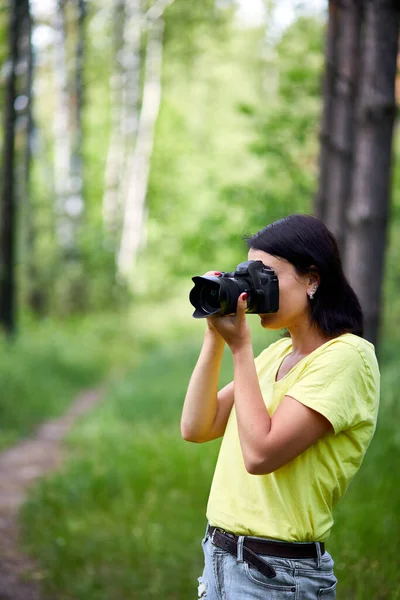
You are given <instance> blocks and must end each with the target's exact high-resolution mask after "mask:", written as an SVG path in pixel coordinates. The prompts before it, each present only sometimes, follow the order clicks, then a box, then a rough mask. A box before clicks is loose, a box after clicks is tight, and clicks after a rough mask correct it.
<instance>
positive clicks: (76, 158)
mask: <svg viewBox="0 0 400 600" xmlns="http://www.w3.org/2000/svg"><path fill="white" fill-rule="evenodd" d="M76 1H77V40H76V50H75V84H74V89H73V96H72V97H73V103H72V107H73V113H72V128H71V129H72V131H71V132H72V139H71V159H70V173H69V180H70V184H69V197H68V199H67V213H68V214H69V216H70V217H71V220H72V221H73V222H74V237H75V244H76V243H77V241H76V237H77V234H78V231H79V228H80V226H81V225H82V223H81V221H82V213H83V210H84V201H83V162H82V145H83V127H82V113H83V103H84V97H83V91H84V83H83V67H84V55H85V21H86V0H76ZM75 250H76V249H75Z"/></svg>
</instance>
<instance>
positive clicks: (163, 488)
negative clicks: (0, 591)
mask: <svg viewBox="0 0 400 600" xmlns="http://www.w3.org/2000/svg"><path fill="white" fill-rule="evenodd" d="M176 311H179V308H178V307H176ZM167 313H168V314H170V313H169V311H167ZM136 317H137V315H136ZM160 320H161V321H163V320H162V318H160ZM151 321H152V325H153V327H154V330H153V333H154V332H155V331H158V330H159V327H160V323H158V322H157V316H156V315H154V317H153V316H152V319H151ZM136 322H142V320H141V319H137V318H136ZM174 323H175V326H174ZM164 329H165V331H164V332H163V334H162V335H161V336H159V338H158V339H157V340H156V337H155V336H154V335H153V334H151V335H150V336H149V337H147V338H146V336H145V335H143V337H142V338H141V347H142V350H143V352H142V357H141V359H140V360H139V361H138V362H136V364H135V366H134V367H133V368H132V369H131V371H130V372H129V374H128V375H127V376H126V377H125V378H124V379H123V380H122V381H120V382H115V384H114V386H113V387H112V389H111V391H110V396H109V398H108V400H107V401H106V402H104V403H103V404H102V405H100V406H99V407H98V408H97V409H96V410H95V411H94V412H93V413H92V414H90V415H88V416H87V417H85V418H84V420H83V421H82V422H81V423H80V424H79V425H78V426H77V427H76V428H75V429H74V430H73V432H72V433H71V435H70V436H69V440H68V443H69V447H70V459H69V461H68V463H67V464H66V465H65V466H64V468H63V469H62V471H61V472H59V473H58V474H56V475H54V476H51V477H50V478H48V479H47V480H44V481H42V482H41V483H40V485H38V486H37V487H36V488H35V489H34V490H33V491H32V493H31V495H30V498H29V500H28V502H27V504H26V505H25V507H24V509H23V512H22V516H21V520H22V526H23V531H24V540H25V543H26V548H27V549H28V551H30V552H31V553H32V554H33V555H34V556H35V557H36V558H37V559H38V560H39V562H40V564H41V566H42V573H41V576H42V577H43V580H44V582H45V586H46V589H47V591H48V593H49V597H51V598H54V597H57V598H62V599H63V600H64V599H65V600H67V599H68V600H120V599H121V598H126V599H128V598H132V599H135V600H144V599H148V598H152V599H155V600H158V599H160V600H161V599H162V600H166V599H169V600H181V599H182V600H184V599H187V598H190V597H196V587H197V577H198V575H199V574H200V572H201V569H202V555H201V548H200V539H201V537H202V534H203V531H204V527H205V507H206V501H207V494H208V490H209V486H210V482H211V477H212V473H213V468H214V464H215V459H216V456H217V452H218V446H219V443H218V442H213V443H211V444H206V445H200V446H197V445H192V444H187V443H185V442H183V441H182V440H181V438H180V434H179V415H180V410H181V403H182V398H183V395H184V391H185V388H186V384H187V381H188V377H189V375H190V372H191V369H192V367H193V365H194V362H195V360H196V356H197V352H198V348H199V343H200V339H201V330H202V325H193V327H192V329H191V332H190V335H188V333H186V335H185V336H184V335H183V329H180V326H179V323H177V320H176V319H175V317H174V315H173V314H172V315H170V317H169V318H168V319H166V320H165V323H164ZM171 331H175V336H174V337H173V336H172V337H171V335H170V334H171ZM164 336H165V337H164ZM139 339H140V335H139ZM146 339H147V342H146V341H145V340H146ZM255 343H256V346H257V348H258V350H259V349H260V348H261V345H262V343H265V340H264V342H262V341H261V338H260V336H259V335H256V342H255ZM383 356H384V360H385V366H384V369H383V381H382V388H383V393H382V410H381V418H380V424H379V428H378V430H377V433H376V437H375V439H374V442H373V443H372V445H371V448H370V450H369V453H368V456H367V459H366V460H365V463H364V465H363V467H362V470H361V472H360V473H359V475H358V477H357V478H356V480H355V481H354V483H353V484H352V486H351V487H350V490H349V492H348V494H347V496H346V498H345V499H344V500H343V501H342V503H341V505H340V506H339V509H338V510H337V512H336V525H335V528H334V533H333V534H332V537H331V540H330V541H329V544H328V548H329V550H330V552H331V553H332V554H333V556H334V558H335V560H336V571H337V575H338V577H339V582H340V583H339V588H338V598H340V600H361V599H362V600H367V599H368V600H396V599H398V598H400V576H399V574H398V560H397V548H396V544H395V540H397V539H400V527H399V520H398V506H400V492H399V488H398V486H397V478H396V464H397V457H398V451H399V445H400V436H399V434H398V425H397V423H398V421H399V417H400V408H399V404H398V403H397V402H396V389H398V387H399V383H400V375H399V373H398V369H397V367H396V362H395V360H391V359H390V358H389V357H390V356H394V357H395V356H396V346H395V345H390V344H388V345H387V346H386V347H385V346H384V349H383ZM230 376H231V367H230V360H229V357H228V356H227V357H225V360H224V367H223V375H222V380H223V382H224V381H227V380H229V378H230Z"/></svg>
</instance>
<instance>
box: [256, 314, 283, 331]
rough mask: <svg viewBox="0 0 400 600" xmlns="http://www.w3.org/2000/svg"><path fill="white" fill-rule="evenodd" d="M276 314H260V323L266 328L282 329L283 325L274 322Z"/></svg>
mask: <svg viewBox="0 0 400 600" xmlns="http://www.w3.org/2000/svg"><path fill="white" fill-rule="evenodd" d="M274 317H275V314H267V315H260V324H261V327H263V328H264V329H282V325H280V324H279V323H277V322H276V321H275V322H274Z"/></svg>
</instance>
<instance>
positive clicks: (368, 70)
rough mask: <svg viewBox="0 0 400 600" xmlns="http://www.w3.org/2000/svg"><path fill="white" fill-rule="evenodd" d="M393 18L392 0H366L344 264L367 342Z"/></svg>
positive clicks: (376, 291) (374, 332)
mask: <svg viewBox="0 0 400 600" xmlns="http://www.w3.org/2000/svg"><path fill="white" fill-rule="evenodd" d="M399 20H400V7H399V5H398V3H397V2H395V1H394V0H374V1H372V0H371V1H370V2H368V3H366V10H365V24H364V32H363V45H364V47H363V65H362V73H361V79H360V94H359V100H358V107H357V136H356V145H355V154H354V174H353V186H352V198H351V205H350V210H349V212H348V226H349V230H348V240H347V250H346V256H345V268H346V272H347V275H348V278H349V280H350V282H351V284H352V285H353V287H354V290H355V292H356V293H357V295H358V297H359V299H360V302H361V305H362V307H363V310H364V315H365V337H366V338H367V339H368V340H370V341H371V342H373V343H376V342H377V339H378V329H379V317H380V308H381V287H382V279H383V267H384V251H385V245H386V229H387V222H388V213H389V196H390V166H391V149H392V133H393V125H394V119H395V112H396V106H395V95H394V88H395V76H396V60H397V49H398V38H399Z"/></svg>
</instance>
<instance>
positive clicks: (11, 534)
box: [0, 389, 104, 600]
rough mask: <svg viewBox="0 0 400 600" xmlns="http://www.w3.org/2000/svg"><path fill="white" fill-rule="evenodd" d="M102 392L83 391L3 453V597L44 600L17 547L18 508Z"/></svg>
mask: <svg viewBox="0 0 400 600" xmlns="http://www.w3.org/2000/svg"><path fill="white" fill-rule="evenodd" d="M103 395H104V390H103V389H93V390H89V391H86V392H83V393H82V394H80V395H79V396H78V397H77V398H76V400H75V402H74V403H73V404H72V406H71V407H70V409H69V410H68V411H67V413H65V415H64V416H62V417H60V418H59V419H53V420H52V421H48V422H47V423H44V424H43V425H42V426H41V427H40V428H39V429H38V430H37V432H36V434H35V435H34V436H33V437H32V438H29V439H27V440H24V441H22V442H20V443H19V444H17V445H16V446H14V447H12V448H10V449H9V450H6V451H5V452H3V453H2V454H0V600H42V598H43V597H42V595H41V592H40V587H41V586H40V580H41V573H40V571H39V569H38V568H37V566H36V565H35V563H34V562H33V561H32V560H31V559H30V558H28V557H27V556H25V555H23V554H22V552H21V551H20V550H19V547H18V537H19V531H18V519H17V517H18V511H19V508H20V506H21V504H22V502H23V501H24V498H25V494H26V491H27V488H29V486H31V485H32V484H34V483H35V482H36V480H37V479H38V478H39V477H42V476H43V475H45V474H46V473H49V472H50V471H53V470H55V469H57V468H58V467H59V466H60V464H61V462H62V459H63V448H62V443H61V442H62V440H63V438H64V436H65V435H66V434H67V433H68V431H69V430H70V429H71V427H72V425H73V424H74V423H75V421H76V420H77V419H78V418H79V417H80V416H81V415H83V414H84V413H86V412H88V411H89V410H90V409H91V408H92V407H93V406H94V405H95V404H97V403H98V402H99V401H100V400H101V399H102V397H103Z"/></svg>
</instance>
